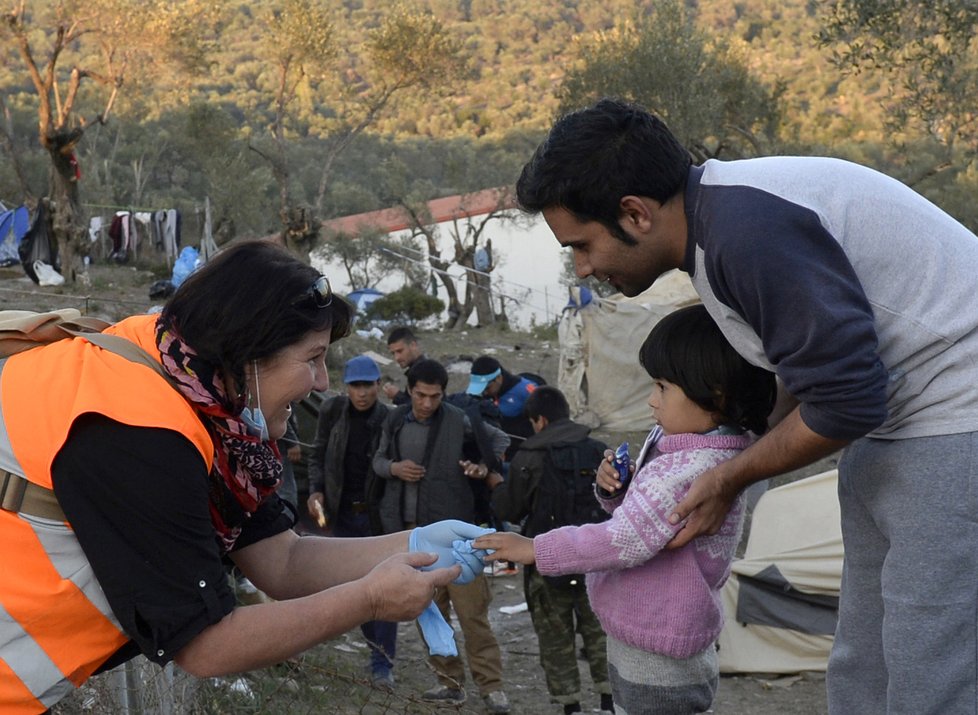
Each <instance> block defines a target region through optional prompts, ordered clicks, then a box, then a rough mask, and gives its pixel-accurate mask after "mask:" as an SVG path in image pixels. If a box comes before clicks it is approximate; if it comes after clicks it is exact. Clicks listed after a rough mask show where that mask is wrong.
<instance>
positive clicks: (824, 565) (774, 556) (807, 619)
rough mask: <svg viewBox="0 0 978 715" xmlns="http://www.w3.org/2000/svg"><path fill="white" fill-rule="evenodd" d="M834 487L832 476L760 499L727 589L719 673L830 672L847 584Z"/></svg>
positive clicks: (818, 477)
mask: <svg viewBox="0 0 978 715" xmlns="http://www.w3.org/2000/svg"><path fill="white" fill-rule="evenodd" d="M837 482H838V472H837V471H836V470H831V471H828V472H824V473H823V474H818V475H816V476H813V477H808V478H807V479H801V480H798V481H796V482H791V483H789V484H785V485H784V486H780V487H777V488H776V489H772V490H770V491H768V492H767V493H765V494H764V495H763V496H762V497H761V498H760V499H759V500H758V502H757V505H756V506H755V508H754V512H753V515H752V517H751V523H750V535H749V536H748V539H747V547H746V550H745V552H744V558H742V559H738V560H736V561H734V564H733V570H732V574H731V576H730V579H729V580H728V581H727V583H726V584H725V585H724V587H723V593H722V596H723V607H724V613H725V616H726V624H725V626H724V628H723V631H722V632H721V633H720V638H719V655H720V672H722V673H797V672H801V671H805V670H820V671H824V670H825V667H826V663H827V660H828V655H829V649H830V648H831V647H832V634H833V633H834V632H835V624H836V621H837V618H838V603H839V584H840V581H841V578H842V530H841V527H840V523H839V522H840V515H839V500H838V495H837V491H836V486H837Z"/></svg>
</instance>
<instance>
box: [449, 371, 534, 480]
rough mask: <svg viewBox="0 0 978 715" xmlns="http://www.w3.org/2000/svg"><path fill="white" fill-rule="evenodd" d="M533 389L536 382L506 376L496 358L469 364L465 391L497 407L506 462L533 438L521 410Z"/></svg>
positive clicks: (519, 376) (519, 377)
mask: <svg viewBox="0 0 978 715" xmlns="http://www.w3.org/2000/svg"><path fill="white" fill-rule="evenodd" d="M536 388H537V383H536V382H533V381H532V380H529V379H527V378H525V377H522V376H521V375H514V374H512V373H510V372H508V371H507V370H505V369H503V366H502V365H500V364H499V361H498V360H496V358H493V357H489V356H488V355H482V356H481V357H478V358H476V359H475V360H474V361H473V362H472V369H471V371H470V373H469V386H468V388H467V389H466V390H465V391H466V392H467V393H468V394H470V395H478V396H482V397H485V398H489V399H491V400H493V402H494V403H495V404H496V405H497V406H498V407H499V415H500V419H499V426H500V428H501V429H502V430H503V431H504V432H506V433H507V434H508V435H509V436H510V443H509V448H508V449H507V450H506V456H505V461H506V462H509V461H510V459H512V456H513V454H514V453H515V452H516V450H517V449H519V447H520V445H521V444H522V443H523V440H524V439H526V438H527V437H529V436H530V435H532V434H533V425H531V424H530V420H529V419H527V417H526V415H524V414H523V406H524V405H525V404H526V398H528V397H529V396H530V393H532V392H533V391H534V390H535V389H536ZM513 437H516V439H512V438H513Z"/></svg>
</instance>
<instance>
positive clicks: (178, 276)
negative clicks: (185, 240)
mask: <svg viewBox="0 0 978 715" xmlns="http://www.w3.org/2000/svg"><path fill="white" fill-rule="evenodd" d="M199 265H200V254H199V253H197V249H196V248H194V247H193V246H185V247H184V249H183V250H182V251H180V255H179V256H177V260H176V262H175V263H174V264H173V277H172V278H171V279H170V282H171V283H172V284H173V287H174V288H176V287H177V286H179V285H180V284H181V283H183V282H184V281H185V280H186V279H187V276H189V275H190V274H191V273H193V272H194V271H195V270H196V269H197V266H199Z"/></svg>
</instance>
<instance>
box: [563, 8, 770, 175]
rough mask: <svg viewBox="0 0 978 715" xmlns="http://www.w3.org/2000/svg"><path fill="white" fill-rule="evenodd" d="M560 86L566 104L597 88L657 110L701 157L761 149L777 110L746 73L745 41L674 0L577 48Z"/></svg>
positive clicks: (581, 101)
mask: <svg viewBox="0 0 978 715" xmlns="http://www.w3.org/2000/svg"><path fill="white" fill-rule="evenodd" d="M580 56H581V63H580V65H578V66H577V67H575V68H573V69H571V70H570V71H569V72H568V73H567V76H566V78H565V80H564V83H563V85H562V86H561V88H560V91H559V96H560V109H561V111H570V110H573V109H577V108H579V107H582V106H585V105H587V104H591V103H593V102H594V101H596V100H597V99H600V98H601V97H603V96H615V97H620V98H623V99H627V100H630V101H633V102H637V103H638V104H641V105H643V106H645V107H646V108H647V109H649V110H651V111H653V112H655V113H657V114H659V115H660V116H661V117H662V118H663V119H664V120H665V121H666V122H667V123H668V124H669V125H670V127H672V128H673V129H674V131H675V132H676V133H677V135H678V136H679V137H680V139H681V140H682V141H683V143H684V144H686V146H688V147H689V148H690V149H691V150H692V151H693V152H694V153H695V154H696V155H697V156H698V157H699V158H700V159H701V160H702V159H705V158H708V157H719V156H724V157H733V158H737V157H743V156H753V155H757V154H761V153H764V150H765V149H766V146H767V144H769V143H770V140H771V139H773V134H774V128H775V126H776V122H777V118H778V110H777V98H776V94H777V92H776V91H774V90H772V89H771V88H769V87H765V86H764V85H762V84H761V83H760V82H759V81H758V80H756V79H755V78H754V77H753V76H752V75H751V73H750V71H749V69H748V65H747V61H746V56H745V53H744V51H743V48H742V47H741V46H740V45H739V44H737V43H735V42H731V41H730V40H728V39H724V38H722V37H717V36H715V35H710V34H708V33H707V32H705V31H704V30H702V29H700V28H698V27H696V25H695V23H694V21H693V17H692V16H691V15H690V14H689V13H688V12H687V11H686V9H685V5H683V4H682V3H681V2H680V1H679V0H661V1H660V2H657V3H655V4H654V5H653V7H652V8H650V9H649V10H648V14H638V13H636V14H635V15H634V16H633V17H632V18H631V19H628V20H623V21H621V22H619V23H618V24H617V25H616V26H615V27H614V29H612V30H607V31H603V32H599V33H596V34H595V35H594V36H593V37H591V38H589V39H586V40H585V41H584V42H583V46H582V48H581V54H580Z"/></svg>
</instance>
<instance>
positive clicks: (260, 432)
mask: <svg viewBox="0 0 978 715" xmlns="http://www.w3.org/2000/svg"><path fill="white" fill-rule="evenodd" d="M254 366H255V395H256V402H257V403H258V404H257V406H256V407H247V406H246V407H245V408H244V409H243V410H241V421H242V422H244V423H245V426H247V428H248V434H250V435H251V436H252V437H258V438H259V439H261V440H262V441H263V442H267V441H268V423H267V422H265V413H264V412H262V411H261V388H260V387H259V385H258V361H257V360H255V361H254Z"/></svg>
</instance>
